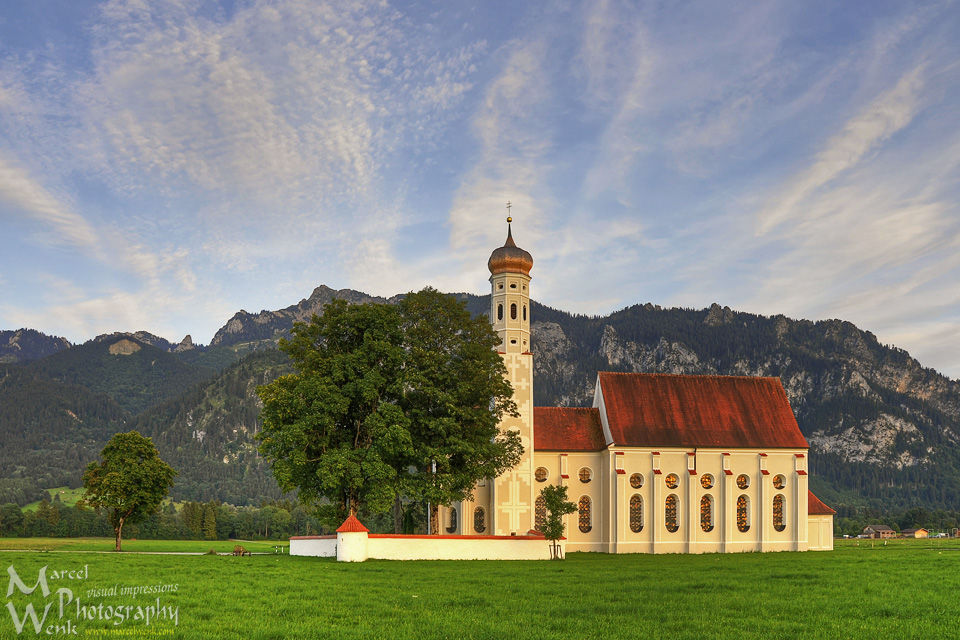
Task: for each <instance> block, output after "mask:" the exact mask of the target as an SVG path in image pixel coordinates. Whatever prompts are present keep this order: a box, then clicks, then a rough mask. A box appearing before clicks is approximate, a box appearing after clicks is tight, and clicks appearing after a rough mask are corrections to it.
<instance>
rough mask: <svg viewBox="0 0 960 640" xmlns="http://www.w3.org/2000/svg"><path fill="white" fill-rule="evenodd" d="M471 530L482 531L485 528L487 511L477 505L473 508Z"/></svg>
mask: <svg viewBox="0 0 960 640" xmlns="http://www.w3.org/2000/svg"><path fill="white" fill-rule="evenodd" d="M473 530H474V531H476V532H477V533H483V532H484V531H486V530H487V513H486V511H484V509H483V507H477V508H476V509H474V510H473Z"/></svg>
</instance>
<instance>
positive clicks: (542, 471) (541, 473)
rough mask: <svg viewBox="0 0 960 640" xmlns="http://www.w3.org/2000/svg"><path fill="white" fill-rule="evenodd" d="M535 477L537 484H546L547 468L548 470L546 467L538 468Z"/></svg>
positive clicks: (534, 473)
mask: <svg viewBox="0 0 960 640" xmlns="http://www.w3.org/2000/svg"><path fill="white" fill-rule="evenodd" d="M533 477H534V478H536V479H537V482H546V481H547V468H546V467H537V470H536V471H534V472H533Z"/></svg>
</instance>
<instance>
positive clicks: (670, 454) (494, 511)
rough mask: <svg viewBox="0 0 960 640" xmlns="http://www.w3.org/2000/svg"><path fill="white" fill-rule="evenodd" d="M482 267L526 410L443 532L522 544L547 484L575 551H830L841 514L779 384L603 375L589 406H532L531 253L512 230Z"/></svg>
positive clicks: (447, 511)
mask: <svg viewBox="0 0 960 640" xmlns="http://www.w3.org/2000/svg"><path fill="white" fill-rule="evenodd" d="M509 223H510V219H509V218H508V225H509ZM487 264H488V267H489V270H490V274H491V275H490V283H491V286H492V292H491V308H490V319H491V322H492V323H493V327H494V329H495V330H496V331H497V332H498V333H499V334H500V337H501V339H502V343H501V347H500V352H501V354H502V356H503V359H504V363H505V364H506V368H507V375H508V377H509V380H510V382H511V384H512V386H513V389H514V393H515V395H514V400H515V401H516V403H517V407H518V409H519V413H520V415H519V417H517V418H513V417H507V418H506V419H505V420H504V422H503V423H502V425H501V428H503V429H510V430H514V431H517V432H519V434H520V438H521V442H522V443H523V447H524V454H523V457H522V459H521V461H520V463H519V464H518V465H517V466H516V467H514V468H513V469H511V470H510V471H509V472H507V473H505V474H503V475H502V476H500V477H498V478H495V479H492V480H487V481H486V482H483V483H481V484H480V485H479V486H477V487H476V489H475V490H474V496H473V500H469V501H463V502H460V503H457V504H455V505H453V506H451V507H447V508H443V509H442V513H441V522H442V523H443V527H444V529H445V531H443V532H441V533H446V534H451V535H468V536H478V535H481V536H482V535H493V536H522V535H526V534H527V533H528V532H529V531H530V530H531V529H533V530H536V529H537V528H538V526H539V525H540V523H541V522H542V521H543V518H544V517H545V509H544V507H543V501H542V498H540V497H539V495H540V491H541V490H542V488H543V487H544V486H546V485H547V484H551V483H552V484H558V485H561V486H566V487H569V489H568V491H567V494H568V498H569V499H570V500H572V501H573V502H575V503H576V504H577V507H578V510H577V512H575V513H572V514H570V515H568V516H566V533H565V535H566V538H567V540H566V550H567V551H597V552H604V553H705V552H742V551H806V550H814V549H817V550H820V549H832V548H833V514H834V511H833V509H831V508H830V507H828V506H826V505H825V504H824V503H823V502H821V501H820V500H818V499H817V498H816V496H814V495H813V494H812V493H811V492H810V491H809V489H808V480H809V476H808V475H807V470H808V444H807V441H806V439H805V438H804V437H803V434H801V433H800V428H799V427H798V425H797V421H796V418H795V417H794V415H793V411H792V410H791V408H790V403H789V401H788V400H787V396H786V393H785V392H784V390H783V386H782V385H781V384H780V380H779V379H778V378H751V377H738V376H687V375H664V374H643V373H603V372H601V373H600V374H599V375H598V376H597V385H596V391H595V394H594V400H593V406H592V407H590V408H566V407H534V406H533V385H534V382H535V381H534V379H533V353H532V352H531V347H530V344H531V343H530V282H531V278H530V270H531V268H532V267H533V258H532V256H531V255H530V254H529V253H528V252H527V251H524V250H523V249H521V248H519V247H517V246H516V243H515V242H514V240H513V235H512V231H511V230H510V227H509V226H508V232H507V240H506V243H505V244H504V245H503V246H502V247H500V248H498V249H496V250H495V251H494V252H493V253H492V254H491V256H490V259H489V261H488V263H487Z"/></svg>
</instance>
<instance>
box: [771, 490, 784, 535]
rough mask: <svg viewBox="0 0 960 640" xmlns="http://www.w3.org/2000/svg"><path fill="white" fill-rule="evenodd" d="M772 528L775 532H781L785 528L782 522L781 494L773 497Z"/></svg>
mask: <svg viewBox="0 0 960 640" xmlns="http://www.w3.org/2000/svg"><path fill="white" fill-rule="evenodd" d="M773 528H774V529H775V530H777V531H783V530H784V529H786V528H787V525H786V523H785V522H784V521H783V494H779V493H778V494H777V495H775V496H773Z"/></svg>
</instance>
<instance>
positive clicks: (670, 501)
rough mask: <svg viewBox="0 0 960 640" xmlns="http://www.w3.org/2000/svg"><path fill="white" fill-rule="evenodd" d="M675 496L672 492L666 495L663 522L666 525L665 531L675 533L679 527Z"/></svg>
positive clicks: (678, 513)
mask: <svg viewBox="0 0 960 640" xmlns="http://www.w3.org/2000/svg"><path fill="white" fill-rule="evenodd" d="M678 502H679V501H678V500H677V496H675V495H673V494H672V493H671V494H670V495H669V496H667V499H666V501H665V502H664V510H663V511H664V514H663V516H664V517H663V522H664V524H665V525H666V526H667V531H669V532H670V533H676V532H677V531H678V530H679V529H680V509H679V508H678V506H679V505H678V504H677V503H678Z"/></svg>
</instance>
